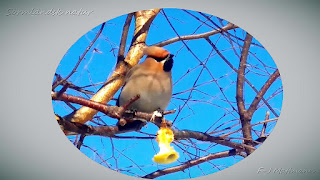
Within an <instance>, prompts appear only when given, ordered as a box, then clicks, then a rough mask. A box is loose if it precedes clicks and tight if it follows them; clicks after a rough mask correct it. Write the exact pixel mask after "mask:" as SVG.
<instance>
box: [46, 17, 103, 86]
mask: <svg viewBox="0 0 320 180" xmlns="http://www.w3.org/2000/svg"><path fill="white" fill-rule="evenodd" d="M105 24H106V23H105V22H104V23H102V25H101V27H100V30H99V32H98V33H97V35H96V37H95V38H94V39H93V40H92V41H91V43H90V44H89V46H88V47H87V49H86V50H85V51H84V52H83V54H82V55H81V56H80V58H79V60H78V62H77V64H76V65H75V66H74V68H73V69H72V71H71V72H70V73H69V75H68V76H67V77H66V78H64V79H62V80H60V81H58V82H57V83H56V84H54V85H53V86H52V90H54V89H55V88H56V87H58V86H59V85H60V84H62V83H63V82H65V81H67V80H68V79H69V78H70V77H71V76H72V75H73V74H74V73H75V72H76V71H77V68H78V66H79V65H80V63H81V61H82V60H83V58H84V57H85V56H86V54H87V53H88V52H89V50H90V49H91V47H92V46H93V44H94V43H95V42H96V40H97V39H98V38H99V36H100V34H101V32H102V30H103V28H104V26H105Z"/></svg>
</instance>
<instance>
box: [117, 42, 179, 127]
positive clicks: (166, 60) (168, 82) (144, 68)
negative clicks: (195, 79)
mask: <svg viewBox="0 0 320 180" xmlns="http://www.w3.org/2000/svg"><path fill="white" fill-rule="evenodd" d="M143 54H144V55H146V56H147V57H146V59H145V60H144V61H143V62H142V63H140V64H137V65H135V66H134V67H132V68H131V69H130V70H129V71H128V73H127V74H126V77H125V83H124V86H123V87H122V90H121V92H120V95H119V97H118V100H117V103H116V104H117V106H123V105H125V104H126V103H128V102H129V101H130V99H132V98H133V97H135V96H137V95H139V98H138V99H137V100H136V101H134V102H133V103H132V104H130V105H129V106H128V110H131V111H139V112H145V113H154V115H156V116H159V112H160V114H161V112H163V111H164V110H165V109H166V108H167V106H168V105H169V103H170V100H171V97H172V73H171V70H172V67H173V56H174V55H172V54H170V52H169V51H167V50H165V49H164V48H162V47H158V46H147V47H145V48H144V49H143ZM145 124H146V123H145V120H141V119H137V120H135V121H133V122H131V124H130V123H128V124H125V125H124V126H123V127H121V126H119V128H121V129H123V130H129V129H132V128H137V127H138V128H140V129H141V128H142V127H143V126H144V125H145Z"/></svg>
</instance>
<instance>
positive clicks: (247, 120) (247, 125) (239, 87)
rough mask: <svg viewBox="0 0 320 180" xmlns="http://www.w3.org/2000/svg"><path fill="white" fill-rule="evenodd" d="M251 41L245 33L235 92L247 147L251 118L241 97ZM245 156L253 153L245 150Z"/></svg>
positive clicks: (250, 143) (249, 142)
mask: <svg viewBox="0 0 320 180" xmlns="http://www.w3.org/2000/svg"><path fill="white" fill-rule="evenodd" d="M251 41H252V36H251V35H250V34H249V33H247V35H246V38H245V40H244V45H243V48H242V52H241V57H240V64H239V69H238V77H237V92H236V100H237V105H238V110H239V115H240V122H241V126H242V134H243V137H244V139H246V140H244V143H245V144H248V145H252V135H251V126H250V124H251V116H248V113H247V111H246V109H245V106H244V97H243V85H244V79H245V77H244V74H245V69H246V64H247V57H248V52H249V49H250V44H251ZM246 152H247V154H248V155H249V154H251V153H252V152H253V151H252V150H250V149H246Z"/></svg>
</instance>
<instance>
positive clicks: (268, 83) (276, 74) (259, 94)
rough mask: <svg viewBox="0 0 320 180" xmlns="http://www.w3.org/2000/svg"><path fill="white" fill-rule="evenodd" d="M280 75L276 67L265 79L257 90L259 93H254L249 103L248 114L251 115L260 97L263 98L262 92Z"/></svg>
mask: <svg viewBox="0 0 320 180" xmlns="http://www.w3.org/2000/svg"><path fill="white" fill-rule="evenodd" d="M279 76H280V72H279V70H278V69H277V70H276V71H275V72H274V73H273V74H272V75H271V76H270V78H269V79H268V80H267V82H266V83H265V84H264V85H263V87H262V88H261V90H260V91H259V93H258V94H257V95H256V97H255V98H254V100H253V102H252V103H251V105H250V107H249V109H248V111H247V112H248V115H249V116H252V115H253V113H254V112H255V111H256V109H257V106H258V104H259V102H260V101H261V99H262V98H263V96H264V94H265V93H266V92H267V90H268V89H269V88H270V86H271V84H272V83H273V82H274V81H275V80H276V79H277V78H278V77H279Z"/></svg>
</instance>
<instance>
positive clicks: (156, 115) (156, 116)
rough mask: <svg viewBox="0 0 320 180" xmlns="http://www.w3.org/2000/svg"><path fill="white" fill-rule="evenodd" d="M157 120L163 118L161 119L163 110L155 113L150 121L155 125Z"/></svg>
mask: <svg viewBox="0 0 320 180" xmlns="http://www.w3.org/2000/svg"><path fill="white" fill-rule="evenodd" d="M156 118H161V119H162V118H163V110H161V109H158V110H156V111H154V112H153V114H152V116H151V119H150V121H151V122H153V123H155V121H156Z"/></svg>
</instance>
